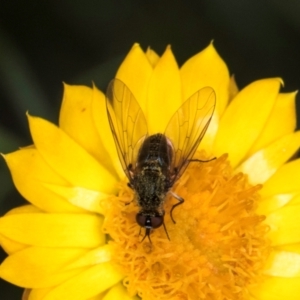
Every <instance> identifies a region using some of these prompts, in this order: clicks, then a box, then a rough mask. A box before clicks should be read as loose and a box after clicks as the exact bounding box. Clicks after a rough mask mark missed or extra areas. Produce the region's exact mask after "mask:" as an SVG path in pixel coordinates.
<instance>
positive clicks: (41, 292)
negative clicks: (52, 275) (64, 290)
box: [22, 288, 52, 300]
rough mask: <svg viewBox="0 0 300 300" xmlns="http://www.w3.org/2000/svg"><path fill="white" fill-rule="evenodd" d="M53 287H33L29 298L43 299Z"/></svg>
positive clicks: (29, 299)
mask: <svg viewBox="0 0 300 300" xmlns="http://www.w3.org/2000/svg"><path fill="white" fill-rule="evenodd" d="M51 289H52V288H45V289H32V290H31V291H30V294H29V297H28V300H41V299H44V297H45V295H47V294H48V293H49V291H51ZM22 300H23V299H22ZM24 300H26V299H24Z"/></svg>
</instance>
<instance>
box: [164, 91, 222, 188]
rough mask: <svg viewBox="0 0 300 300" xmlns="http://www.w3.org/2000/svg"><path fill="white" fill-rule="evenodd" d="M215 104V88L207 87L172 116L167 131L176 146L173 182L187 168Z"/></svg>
mask: <svg viewBox="0 0 300 300" xmlns="http://www.w3.org/2000/svg"><path fill="white" fill-rule="evenodd" d="M215 104H216V95H215V92H214V90H213V89H212V88H211V87H205V88H203V89H201V90H199V91H198V92H196V93H195V94H193V95H192V96H191V97H190V98H189V99H188V100H186V101H185V102H184V103H183V105H182V106H181V107H180V108H179V109H178V110H177V112H176V113H175V114H174V115H173V117H172V118H171V120H170V122H169V124H168V126H167V129H166V131H165V135H166V136H167V138H168V139H169V140H170V141H171V142H172V145H173V148H174V154H173V155H174V157H173V159H172V165H171V176H172V182H171V183H174V182H175V181H176V180H177V179H178V178H179V177H180V176H181V175H182V174H183V172H184V171H185V169H186V168H187V166H188V164H189V162H190V160H191V159H192V157H193V155H194V153H195V151H196V150H197V148H198V146H199V144H200V142H201V140H202V139H203V137H204V135H205V132H206V130H207V128H208V126H209V123H210V120H211V118H212V115H213V112H214V109H215Z"/></svg>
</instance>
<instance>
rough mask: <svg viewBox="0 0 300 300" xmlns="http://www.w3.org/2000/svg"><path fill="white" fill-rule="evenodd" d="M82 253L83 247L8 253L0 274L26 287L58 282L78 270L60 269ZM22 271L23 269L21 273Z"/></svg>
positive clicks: (37, 248) (32, 248)
mask: <svg viewBox="0 0 300 300" xmlns="http://www.w3.org/2000/svg"><path fill="white" fill-rule="evenodd" d="M85 252H86V250H84V249H74V248H73V249H72V248H40V247H29V248H26V249H24V250H21V251H19V252H17V253H15V254H13V255H10V256H8V257H7V258H6V259H5V260H4V262H3V263H2V264H1V266H0V277H2V278H3V279H5V280H7V281H9V282H11V283H13V284H15V285H18V286H21V287H26V288H46V287H50V286H54V285H57V284H60V283H61V282H62V281H65V280H66V279H68V278H69V276H70V274H72V275H73V276H74V275H75V274H77V273H78V272H80V270H82V269H79V268H78V269H76V270H75V269H73V270H67V271H66V270H64V271H61V269H62V268H63V267H64V266H65V265H66V264H68V263H69V262H72V261H73V260H74V259H77V258H78V257H80V256H81V255H83V254H84V253H85ZM22 270H24V272H22Z"/></svg>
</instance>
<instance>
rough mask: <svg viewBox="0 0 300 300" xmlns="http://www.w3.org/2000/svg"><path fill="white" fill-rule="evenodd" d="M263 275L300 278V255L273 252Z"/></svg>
mask: <svg viewBox="0 0 300 300" xmlns="http://www.w3.org/2000/svg"><path fill="white" fill-rule="evenodd" d="M263 273H264V274H266V275H270V276H276V277H300V254H299V253H294V252H288V251H279V250H277V251H273V252H272V253H271V254H270V256H269V257H268V260H267V262H266V264H265V267H264V272H263Z"/></svg>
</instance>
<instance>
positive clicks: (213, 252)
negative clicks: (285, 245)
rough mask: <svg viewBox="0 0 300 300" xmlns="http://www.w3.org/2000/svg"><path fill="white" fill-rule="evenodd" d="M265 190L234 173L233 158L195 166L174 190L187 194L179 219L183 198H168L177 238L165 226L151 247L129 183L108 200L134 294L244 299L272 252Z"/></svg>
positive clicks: (109, 227)
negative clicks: (262, 205)
mask: <svg viewBox="0 0 300 300" xmlns="http://www.w3.org/2000/svg"><path fill="white" fill-rule="evenodd" d="M260 188H261V186H260V185H257V186H252V185H250V184H249V183H248V180H247V176H246V175H244V174H242V173H238V174H233V170H232V168H231V166H230V164H229V162H228V160H227V155H223V156H221V157H219V158H218V159H216V160H214V161H211V162H208V163H191V164H190V166H189V168H188V169H187V171H186V172H185V174H184V175H183V176H182V178H181V179H180V180H179V182H178V183H177V184H176V185H175V186H174V187H173V191H174V192H175V193H176V194H177V195H180V197H182V198H184V199H185V202H184V203H183V204H182V205H181V206H180V208H176V209H175V210H174V211H173V217H174V219H175V220H176V224H174V223H173V222H172V220H171V217H170V215H169V212H170V210H171V208H172V206H173V205H174V203H176V202H175V201H176V199H173V198H172V197H171V196H167V197H168V198H167V199H166V205H165V211H166V216H165V225H166V227H167V230H168V234H169V236H170V241H169V240H168V238H167V236H166V234H165V232H164V229H163V227H161V228H158V229H155V230H154V231H153V232H152V233H151V240H152V244H151V243H149V242H148V241H143V242H142V243H141V242H140V240H141V239H140V236H139V232H140V227H139V225H138V224H137V223H136V222H135V214H136V213H137V211H138V207H137V205H136V203H135V201H132V200H133V199H134V193H133V192H132V191H131V190H130V189H129V188H128V187H127V186H126V185H125V184H124V183H122V184H121V189H120V193H119V195H118V197H115V199H113V201H110V203H107V213H106V220H105V225H104V230H105V232H106V233H108V234H109V235H110V236H111V237H112V239H113V240H112V241H111V245H112V247H113V249H114V250H113V251H114V255H112V257H114V259H115V263H116V264H117V265H119V266H120V267H121V269H122V271H123V272H124V273H125V274H126V276H127V278H126V280H125V282H124V284H125V285H126V286H127V288H128V290H129V292H130V293H131V294H135V293H136V292H137V293H138V294H139V295H140V296H143V297H145V298H146V299H170V297H172V299H210V298H211V299H244V298H245V297H246V295H247V294H248V288H249V286H250V285H251V284H253V283H255V282H256V281H257V280H259V276H258V275H259V272H260V270H261V268H262V265H263V262H264V261H265V259H266V257H267V255H268V254H269V243H268V241H267V240H266V238H265V236H266V232H267V229H268V228H267V226H266V225H264V224H263V221H264V219H265V217H264V216H260V215H257V214H256V213H255V210H256V208H257V205H258V201H259V199H260V196H259V193H258V191H259V190H260ZM124 202H125V203H128V205H124Z"/></svg>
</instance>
